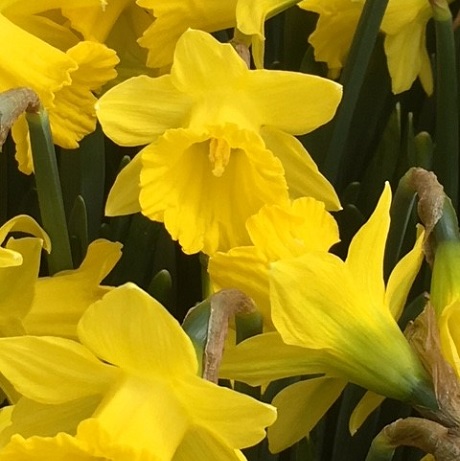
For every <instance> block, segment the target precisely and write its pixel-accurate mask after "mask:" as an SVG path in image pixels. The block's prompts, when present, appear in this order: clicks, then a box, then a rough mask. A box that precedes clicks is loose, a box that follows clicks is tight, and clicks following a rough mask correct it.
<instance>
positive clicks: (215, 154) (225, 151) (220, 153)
mask: <svg viewBox="0 0 460 461" xmlns="http://www.w3.org/2000/svg"><path fill="white" fill-rule="evenodd" d="M231 150H232V148H231V147H230V144H229V143H228V142H227V140H226V139H222V138H212V139H211V140H210V141H209V155H208V157H209V161H210V162H211V164H212V165H213V169H212V174H213V175H214V176H217V177H218V178H220V177H221V176H222V175H223V174H224V171H225V167H226V166H227V165H228V162H229V161H230V153H231Z"/></svg>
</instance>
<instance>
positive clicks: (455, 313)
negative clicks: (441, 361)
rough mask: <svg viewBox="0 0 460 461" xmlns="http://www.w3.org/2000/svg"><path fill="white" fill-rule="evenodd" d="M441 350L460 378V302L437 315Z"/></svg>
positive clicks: (457, 301)
mask: <svg viewBox="0 0 460 461" xmlns="http://www.w3.org/2000/svg"><path fill="white" fill-rule="evenodd" d="M438 325H439V333H440V336H441V348H442V352H443V355H444V357H445V358H446V360H447V361H448V362H449V363H450V364H451V365H452V367H453V368H454V370H455V372H456V373H457V376H460V351H459V345H460V301H459V300H456V301H454V302H453V303H452V304H450V305H448V306H446V307H444V309H443V310H442V312H441V314H440V315H438Z"/></svg>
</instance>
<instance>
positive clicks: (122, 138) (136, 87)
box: [96, 75, 191, 146]
mask: <svg viewBox="0 0 460 461" xmlns="http://www.w3.org/2000/svg"><path fill="white" fill-rule="evenodd" d="M146 95H148V97H146ZM190 105H191V100H190V97H189V96H188V95H187V94H185V93H181V92H179V91H178V90H177V89H176V88H175V87H174V86H173V84H172V83H171V77H170V76H169V75H164V76H162V77H157V78H151V77H147V76H145V75H141V76H139V77H133V78H131V79H129V80H126V81H125V82H123V83H120V84H119V85H117V86H116V87H114V88H112V89H110V90H109V91H107V93H105V94H104V95H103V96H102V97H101V98H100V99H99V101H98V102H97V104H96V111H97V116H98V119H99V121H100V123H101V125H102V128H103V130H104V133H105V134H106V135H107V136H108V137H109V138H110V139H112V140H113V141H115V142H116V143H117V144H119V145H121V146H139V145H143V144H148V143H151V142H153V141H154V140H155V139H156V138H157V137H158V136H159V135H161V134H163V132H164V131H166V130H167V129H169V128H177V127H179V126H181V125H182V123H183V121H184V119H185V117H186V114H187V112H188V110H189V109H190Z"/></svg>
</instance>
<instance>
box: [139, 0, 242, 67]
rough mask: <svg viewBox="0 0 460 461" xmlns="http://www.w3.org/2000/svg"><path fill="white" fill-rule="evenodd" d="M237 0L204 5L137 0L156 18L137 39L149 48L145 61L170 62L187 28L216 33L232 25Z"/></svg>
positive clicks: (181, 0) (157, 64)
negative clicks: (151, 11) (150, 10)
mask: <svg viewBox="0 0 460 461" xmlns="http://www.w3.org/2000/svg"><path fill="white" fill-rule="evenodd" d="M236 3H237V0H226V1H225V2H208V3H207V4H206V6H204V5H201V4H198V3H196V2H195V1H194V0H172V1H169V2H168V3H165V2H163V1H161V0H160V1H159V0H138V1H137V4H138V5H139V6H141V7H143V8H149V9H152V10H153V13H154V15H155V18H156V19H155V21H154V22H153V24H152V25H151V26H150V27H149V28H148V29H147V30H146V31H145V33H144V35H143V36H142V37H141V38H140V39H139V43H140V44H141V46H144V47H145V48H148V50H149V55H148V60H147V64H148V65H149V66H150V67H164V66H167V65H169V64H171V62H172V61H173V53H174V48H175V46H176V43H177V41H178V40H179V37H180V36H181V35H182V34H183V33H184V32H186V30H187V29H188V28H190V27H191V28H194V29H200V30H206V31H208V32H215V31H218V30H224V29H228V28H230V27H234V26H235V24H236V18H235V9H236Z"/></svg>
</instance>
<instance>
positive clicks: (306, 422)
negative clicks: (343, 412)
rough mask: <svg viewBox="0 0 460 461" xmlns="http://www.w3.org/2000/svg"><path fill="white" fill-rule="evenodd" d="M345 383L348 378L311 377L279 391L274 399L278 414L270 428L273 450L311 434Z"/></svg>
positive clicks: (286, 446)
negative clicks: (344, 379)
mask: <svg viewBox="0 0 460 461" xmlns="http://www.w3.org/2000/svg"><path fill="white" fill-rule="evenodd" d="M345 385H346V381H343V380H341V379H336V378H325V377H322V378H312V379H307V380H305V381H299V382H298V383H294V384H291V385H290V386H288V387H285V388H284V389H283V390H282V391H281V392H279V393H278V394H277V395H276V396H275V398H274V399H273V402H272V404H273V405H274V406H275V407H276V408H277V410H278V418H277V419H276V421H275V423H274V424H273V425H272V426H271V427H269V428H268V444H269V447H270V451H271V452H272V453H278V452H280V451H282V450H285V449H286V448H289V447H290V446H291V445H293V444H294V443H296V442H298V441H299V440H301V439H302V438H303V437H305V436H308V434H309V432H310V431H311V430H312V429H313V428H314V427H315V426H316V424H318V422H319V420H320V419H321V418H322V417H323V416H324V414H325V413H326V412H327V411H328V410H329V408H330V407H331V406H332V404H333V403H334V402H335V401H336V400H337V399H338V398H339V396H340V394H341V393H342V391H343V389H344V387H345Z"/></svg>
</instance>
